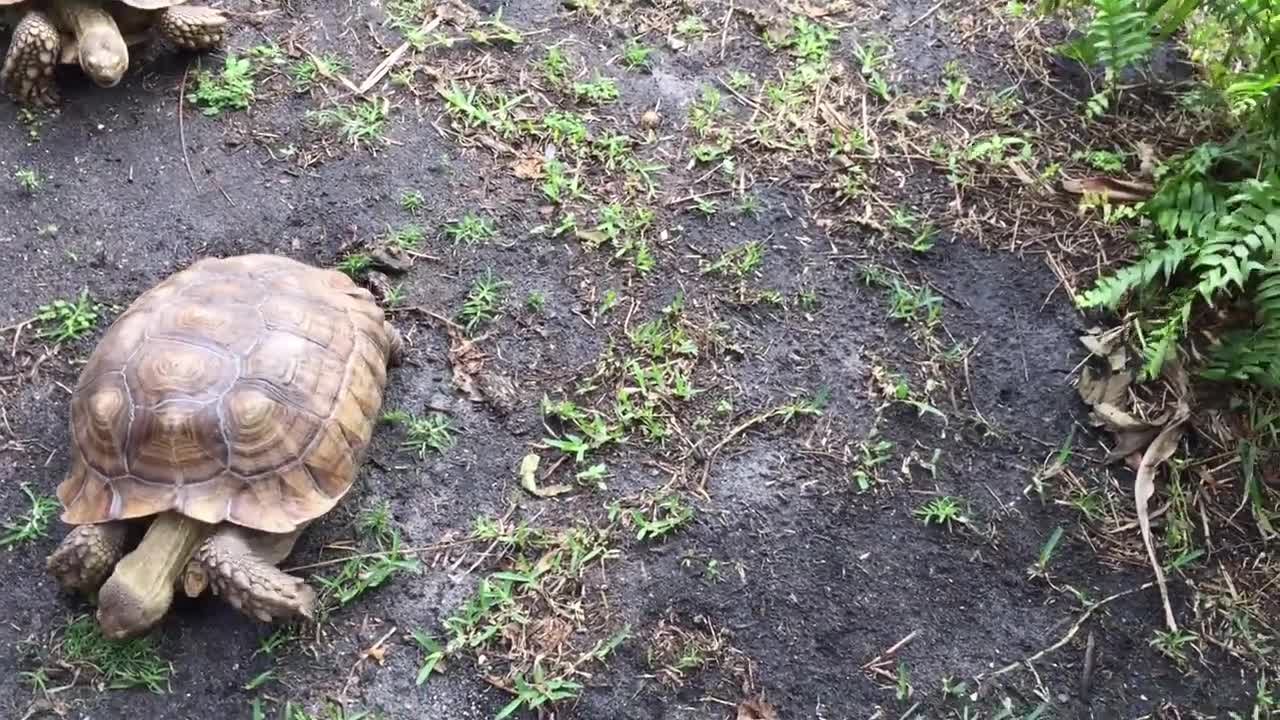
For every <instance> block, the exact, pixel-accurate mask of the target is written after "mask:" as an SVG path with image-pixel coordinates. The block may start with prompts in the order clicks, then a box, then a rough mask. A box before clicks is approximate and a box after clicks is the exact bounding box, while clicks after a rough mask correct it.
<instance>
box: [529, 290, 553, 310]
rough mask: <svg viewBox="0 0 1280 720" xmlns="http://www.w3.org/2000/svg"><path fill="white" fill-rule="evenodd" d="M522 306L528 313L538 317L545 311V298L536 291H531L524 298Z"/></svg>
mask: <svg viewBox="0 0 1280 720" xmlns="http://www.w3.org/2000/svg"><path fill="white" fill-rule="evenodd" d="M524 306H525V307H526V308H528V310H529V312H531V313H535V314H539V315H540V314H542V312H543V311H544V310H546V309H547V296H546V295H543V294H542V293H541V292H538V291H537V290H532V291H530V292H529V295H528V296H527V297H525V299H524Z"/></svg>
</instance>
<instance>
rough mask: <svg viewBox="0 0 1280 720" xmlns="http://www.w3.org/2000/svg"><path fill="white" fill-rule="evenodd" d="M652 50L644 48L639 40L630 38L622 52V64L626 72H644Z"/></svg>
mask: <svg viewBox="0 0 1280 720" xmlns="http://www.w3.org/2000/svg"><path fill="white" fill-rule="evenodd" d="M652 54H653V48H651V47H645V46H644V45H642V44H641V43H640V41H639V40H637V39H635V38H632V39H631V40H630V41H628V42H627V46H626V47H625V48H623V50H622V64H623V66H624V67H626V68H627V69H628V70H644V69H647V68H648V67H649V56H650V55H652Z"/></svg>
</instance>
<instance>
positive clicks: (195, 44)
mask: <svg viewBox="0 0 1280 720" xmlns="http://www.w3.org/2000/svg"><path fill="white" fill-rule="evenodd" d="M226 25H227V16H226V15H223V14H222V11H220V10H215V9H214V8H210V7H202V6H200V5H175V6H173V7H170V8H166V9H165V10H163V11H161V13H160V18H159V19H158V20H157V22H156V28H157V29H158V30H159V31H160V34H161V35H163V36H165V37H166V38H168V39H169V41H170V42H172V43H173V44H174V45H177V46H178V47H180V48H182V49H183V50H210V49H212V48H215V47H217V46H218V45H219V44H221V43H222V35H223V30H224V29H225V28H226Z"/></svg>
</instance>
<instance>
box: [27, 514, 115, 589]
mask: <svg viewBox="0 0 1280 720" xmlns="http://www.w3.org/2000/svg"><path fill="white" fill-rule="evenodd" d="M130 529H131V526H130V524H129V523H127V522H105V523H99V524H97V525H77V526H76V527H75V529H73V530H72V531H71V532H70V533H68V534H67V537H66V538H64V539H63V540H62V544H61V545H59V546H58V549H57V550H54V551H53V553H52V554H50V555H49V557H48V559H46V560H45V565H46V566H47V567H48V568H49V572H51V573H53V575H54V577H56V578H58V582H60V583H62V586H63V587H64V588H66V589H68V590H73V591H80V592H93V591H94V590H97V589H98V588H99V587H102V583H103V582H105V581H106V579H107V576H108V575H110V574H111V570H112V568H114V567H115V566H116V563H117V562H120V558H122V557H124V548H125V544H126V543H127V542H128V540H129V536H130V534H131V533H130Z"/></svg>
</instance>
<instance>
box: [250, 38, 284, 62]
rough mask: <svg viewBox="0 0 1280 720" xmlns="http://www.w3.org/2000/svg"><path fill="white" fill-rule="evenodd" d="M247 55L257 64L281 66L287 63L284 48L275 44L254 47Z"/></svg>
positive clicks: (269, 43)
mask: <svg viewBox="0 0 1280 720" xmlns="http://www.w3.org/2000/svg"><path fill="white" fill-rule="evenodd" d="M245 54H246V55H248V56H249V57H250V58H252V59H253V60H255V61H257V62H261V63H266V64H268V65H279V64H281V63H283V62H284V61H285V53H284V48H282V47H280V46H279V45H277V44H275V43H273V42H267V43H261V44H258V45H254V46H253V47H251V48H249V50H248V52H246V53H245Z"/></svg>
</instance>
